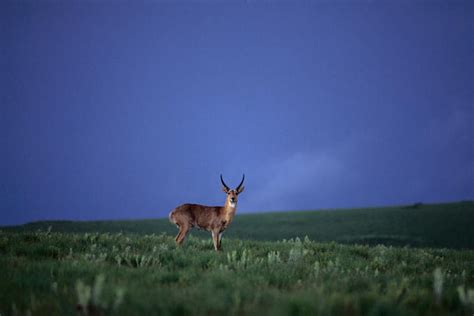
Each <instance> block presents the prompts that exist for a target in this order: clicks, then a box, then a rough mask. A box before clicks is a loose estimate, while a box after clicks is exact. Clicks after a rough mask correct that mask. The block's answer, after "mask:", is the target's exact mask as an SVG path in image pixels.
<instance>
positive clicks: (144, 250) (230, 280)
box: [0, 202, 474, 316]
mask: <svg viewBox="0 0 474 316" xmlns="http://www.w3.org/2000/svg"><path fill="white" fill-rule="evenodd" d="M472 206H473V204H472V203H467V202H466V203H455V204H444V205H416V206H415V205H413V206H411V207H406V208H403V207H400V208H386V209H379V210H377V209H370V210H353V211H350V210H339V211H334V212H330V211H322V212H295V213H274V214H262V215H245V216H240V217H239V218H238V219H237V220H236V221H235V222H234V223H233V224H232V226H231V228H230V231H229V234H226V237H225V238H224V240H223V247H224V251H223V252H220V253H216V252H214V251H213V250H212V242H211V239H210V238H209V236H208V235H207V234H206V235H201V234H193V235H192V236H191V237H190V238H189V239H188V240H187V241H186V243H185V245H184V246H183V247H181V248H176V246H175V244H174V240H173V236H172V235H170V234H168V233H167V232H173V234H174V232H175V229H174V228H173V226H172V225H171V224H169V223H166V225H167V226H169V227H167V226H165V222H164V221H161V220H158V221H139V222H136V223H135V222H133V221H125V222H94V223H87V222H82V223H73V222H53V223H51V222H42V223H34V224H28V225H25V226H22V227H11V228H3V229H2V231H1V232H0V265H1V267H2V277H1V278H0V314H1V315H146V314H150V315H223V314H224V315H277V316H278V315H472V314H473V313H474V264H473V262H474V250H471V249H472V248H473V247H472V239H473V236H472V234H473V233H472V229H471V230H469V229H468V228H469V227H470V226H472V223H473V221H472V216H473V215H472V213H473V207H472ZM352 212H354V213H352ZM407 214H409V215H407ZM422 215H423V216H424V217H425V218H426V220H425V221H424V222H423V223H420V222H418V221H417V220H416V219H417V218H419V216H422ZM410 216H411V217H410ZM364 218H365V220H364ZM256 221H257V223H255V222H256ZM316 221H322V222H323V224H321V223H319V222H316ZM154 223H158V226H157V227H158V228H156V227H155V228H154V229H153V228H152V227H149V226H148V225H150V226H151V225H152V224H154ZM422 224H423V225H422ZM160 225H163V226H160ZM453 225H459V227H456V230H455V231H454V232H451V231H450V230H449V229H451V228H452V227H455V226H453ZM49 226H52V228H50V229H48V227H49ZM406 226H409V227H406ZM140 227H141V228H142V230H140ZM161 227H163V228H165V229H163V230H161ZM446 227H447V228H446ZM256 228H258V229H256ZM68 229H70V230H71V231H72V232H70V231H68ZM147 229H153V230H152V231H151V232H150V231H148V230H147ZM85 231H89V232H85ZM92 231H94V232H92ZM120 231H122V232H120ZM278 231H280V232H281V234H280V235H278V234H277V233H278ZM91 232H92V233H91ZM231 232H232V233H231ZM308 232H309V233H310V234H308ZM436 232H438V234H436ZM244 234H249V235H245V238H237V237H238V236H243V235H244ZM305 235H308V236H310V237H304V236H305ZM202 236H205V238H204V239H203V238H201V237H202ZM295 236H300V237H299V238H297V237H295ZM311 236H319V238H314V237H311ZM394 236H397V237H396V238H395V237H394ZM334 237H335V238H334ZM331 239H334V240H336V241H337V242H335V241H329V240H331ZM341 242H343V243H341ZM379 242H382V243H384V244H379V245H373V244H374V243H379ZM344 243H345V244H344ZM401 244H407V245H418V246H420V245H421V246H423V247H412V246H402V245H401ZM426 245H430V248H428V247H426ZM469 248H470V249H469Z"/></svg>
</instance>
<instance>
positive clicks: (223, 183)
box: [221, 175, 230, 190]
mask: <svg viewBox="0 0 474 316" xmlns="http://www.w3.org/2000/svg"><path fill="white" fill-rule="evenodd" d="M221 182H222V185H223V186H224V188H226V190H230V188H229V187H228V186H227V184H225V182H224V179H222V175H221Z"/></svg>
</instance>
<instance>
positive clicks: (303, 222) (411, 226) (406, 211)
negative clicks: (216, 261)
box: [2, 201, 474, 249]
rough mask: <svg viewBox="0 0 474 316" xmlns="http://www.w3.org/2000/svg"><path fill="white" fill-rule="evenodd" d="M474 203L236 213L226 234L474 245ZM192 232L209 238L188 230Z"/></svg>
mask: <svg viewBox="0 0 474 316" xmlns="http://www.w3.org/2000/svg"><path fill="white" fill-rule="evenodd" d="M473 223H474V202H471V201H466V202H459V203H449V204H432V205H424V204H420V203H415V204H413V205H408V206H400V207H385V208H368V209H345V210H344V209H343V210H321V211H304V212H303V211H294V212H281V213H262V214H243V215H237V216H236V218H235V220H234V222H233V223H232V225H231V226H230V228H229V229H228V230H227V231H226V232H225V236H226V237H227V238H233V239H245V240H282V239H284V238H286V239H289V238H294V237H297V236H300V237H301V236H308V237H309V238H311V239H312V240H317V241H336V242H338V243H344V244H367V245H377V244H385V245H392V246H405V245H409V246H412V247H437V248H443V247H445V248H456V249H474V229H472V225H473ZM2 229H3V230H4V231H17V232H21V231H36V230H38V229H41V230H43V231H45V230H48V229H52V231H54V232H75V233H85V232H89V233H90V232H99V233H105V232H108V233H119V232H122V233H135V234H160V233H166V234H170V235H175V234H176V233H177V229H176V227H175V226H173V225H171V224H170V223H169V221H168V219H167V218H166V219H150V220H131V221H91V222H72V221H42V222H34V223H29V224H26V225H22V226H15V227H4V228H2ZM192 234H193V235H194V236H198V237H201V238H210V237H209V234H208V233H205V232H198V231H193V232H192Z"/></svg>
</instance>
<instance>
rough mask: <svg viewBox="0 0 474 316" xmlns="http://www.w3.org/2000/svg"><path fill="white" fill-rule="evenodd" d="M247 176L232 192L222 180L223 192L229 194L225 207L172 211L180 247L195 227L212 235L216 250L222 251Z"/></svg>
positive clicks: (192, 206)
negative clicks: (225, 235) (224, 235)
mask: <svg viewBox="0 0 474 316" xmlns="http://www.w3.org/2000/svg"><path fill="white" fill-rule="evenodd" d="M244 180H245V175H243V176H242V181H240V184H239V185H238V186H237V188H235V189H233V190H231V189H230V188H229V187H228V186H227V185H226V184H225V182H224V179H222V175H221V183H222V186H223V187H222V191H224V192H225V193H226V194H227V197H226V200H225V204H224V206H205V205H199V204H183V205H180V206H178V207H177V208H175V209H174V210H172V211H171V212H170V214H169V219H170V222H171V223H172V224H175V225H176V226H177V227H178V229H179V232H178V235H177V236H176V238H175V240H176V244H177V245H178V246H180V245H181V244H182V243H183V242H184V239H185V238H186V236H187V234H188V233H189V231H190V230H191V229H192V228H193V227H197V228H198V229H205V230H207V231H210V232H211V233H212V241H213V242H214V249H215V250H216V251H219V250H221V239H222V233H223V232H224V231H225V230H226V229H227V227H228V226H229V225H230V223H231V222H232V219H233V218H234V216H235V211H236V210H237V197H238V195H239V194H240V193H242V191H243V190H244V187H243V186H242V184H243V183H244Z"/></svg>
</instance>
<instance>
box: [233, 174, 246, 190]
mask: <svg viewBox="0 0 474 316" xmlns="http://www.w3.org/2000/svg"><path fill="white" fill-rule="evenodd" d="M244 180H245V174H242V181H240V184H239V185H238V186H237V188H236V189H235V190H236V191H239V190H240V187H241V186H242V184H244Z"/></svg>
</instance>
